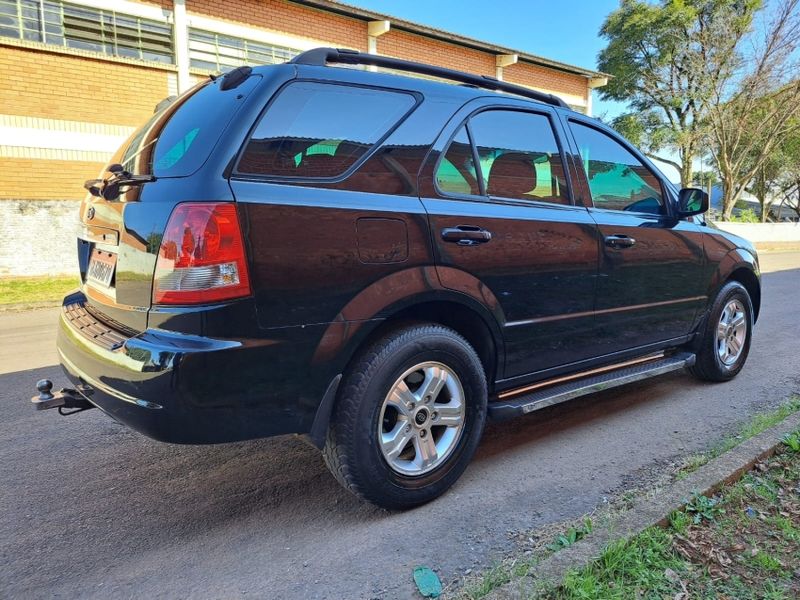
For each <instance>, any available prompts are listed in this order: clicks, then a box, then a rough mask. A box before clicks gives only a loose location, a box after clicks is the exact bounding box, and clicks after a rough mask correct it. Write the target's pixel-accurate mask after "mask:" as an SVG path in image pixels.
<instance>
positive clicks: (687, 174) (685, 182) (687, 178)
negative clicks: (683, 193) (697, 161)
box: [680, 157, 692, 188]
mask: <svg viewBox="0 0 800 600" xmlns="http://www.w3.org/2000/svg"><path fill="white" fill-rule="evenodd" d="M680 173H681V187H682V188H687V187H692V159H691V157H688V158H685V159H684V160H683V163H681V169H680Z"/></svg>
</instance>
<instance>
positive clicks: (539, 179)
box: [469, 110, 570, 204]
mask: <svg viewBox="0 0 800 600" xmlns="http://www.w3.org/2000/svg"><path fill="white" fill-rule="evenodd" d="M469 128H470V133H471V134H472V138H473V141H474V142H475V146H476V147H477V150H478V160H479V161H480V171H481V174H482V176H483V181H484V183H485V185H486V193H487V194H488V195H489V196H495V197H500V198H513V199H519V200H536V201H539V202H554V203H557V204H570V200H569V194H568V192H567V185H566V181H565V176H564V164H563V162H562V161H561V153H560V152H559V149H558V143H557V142H556V137H555V134H554V133H553V128H552V125H551V124H550V119H548V118H547V117H546V116H545V115H541V114H534V113H527V112H519V111H510V110H489V111H485V112H482V113H479V114H477V115H476V116H474V117H473V118H472V119H470V121H469Z"/></svg>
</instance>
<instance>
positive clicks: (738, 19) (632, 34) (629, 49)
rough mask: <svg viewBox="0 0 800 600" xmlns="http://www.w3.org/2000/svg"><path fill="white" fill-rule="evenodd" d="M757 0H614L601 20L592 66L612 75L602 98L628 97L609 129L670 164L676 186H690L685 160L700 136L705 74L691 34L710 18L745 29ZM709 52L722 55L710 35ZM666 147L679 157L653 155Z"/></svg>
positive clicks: (693, 152)
mask: <svg viewBox="0 0 800 600" xmlns="http://www.w3.org/2000/svg"><path fill="white" fill-rule="evenodd" d="M760 7H761V1H760V0H662V1H661V3H660V4H657V5H656V4H651V3H649V2H647V1H645V0H621V3H620V7H619V8H618V9H617V10H615V11H614V12H612V13H611V14H610V15H609V16H608V17H607V18H606V21H605V22H604V23H603V26H602V28H601V29H600V34H601V35H602V36H603V37H604V38H606V39H607V40H608V45H607V46H606V48H604V49H603V50H602V51H601V52H600V55H599V57H598V67H599V69H600V70H602V71H606V72H608V73H610V74H611V75H613V78H612V79H610V80H609V83H608V85H607V86H606V87H604V88H601V92H600V93H601V96H602V97H603V98H606V99H613V100H622V101H627V102H629V104H630V106H631V108H632V109H633V111H632V112H631V113H628V114H626V115H623V116H622V117H619V118H618V119H616V120H615V126H616V127H617V128H618V130H620V132H621V133H622V134H623V135H626V136H627V137H629V138H630V139H631V141H633V142H635V143H637V144H639V145H640V146H641V147H642V148H643V149H644V151H645V152H646V153H647V154H648V155H649V156H650V157H652V158H656V159H658V160H662V161H664V162H666V163H669V164H671V165H673V166H674V167H675V168H676V169H678V172H679V173H680V177H681V185H682V186H684V187H688V186H689V185H690V184H691V175H692V161H693V159H694V158H695V156H696V155H697V150H698V147H699V144H700V142H701V139H702V137H703V135H704V131H703V129H704V126H705V118H706V112H707V106H706V101H707V100H708V99H710V98H711V97H712V94H710V91H709V89H708V81H707V77H706V76H705V75H704V74H703V73H699V72H698V71H697V69H696V68H694V66H695V65H696V64H697V63H698V62H699V61H701V60H702V56H700V54H699V53H700V52H701V47H700V46H699V45H698V43H697V39H698V38H699V37H700V36H701V34H702V32H703V31H704V30H706V29H708V28H709V27H710V24H711V23H713V22H714V21H715V20H724V21H725V22H726V23H728V24H729V25H730V27H731V28H732V29H734V31H736V32H737V34H738V32H740V31H742V30H747V29H748V27H749V26H750V23H751V21H752V18H753V15H754V13H755V11H757V10H758V9H759V8H760ZM706 41H707V43H708V44H709V46H708V47H707V48H705V49H704V50H705V51H708V52H712V53H715V52H724V51H725V49H726V48H727V44H728V42H727V40H722V39H717V40H715V39H713V38H709V39H707V40H706ZM664 149H668V150H673V151H674V152H675V153H676V154H677V157H678V160H671V159H668V158H666V157H664V156H659V155H658V152H659V151H661V150H664Z"/></svg>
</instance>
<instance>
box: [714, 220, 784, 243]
mask: <svg viewBox="0 0 800 600" xmlns="http://www.w3.org/2000/svg"><path fill="white" fill-rule="evenodd" d="M714 224H715V225H716V226H717V227H719V228H720V229H722V230H724V231H729V232H730V233H733V234H734V235H738V236H741V237H743V238H745V239H746V240H750V241H751V242H753V243H754V244H756V243H765V242H798V243H800V223H730V222H728V221H718V222H715V223H714Z"/></svg>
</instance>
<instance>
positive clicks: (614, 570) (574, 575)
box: [553, 527, 685, 600]
mask: <svg viewBox="0 0 800 600" xmlns="http://www.w3.org/2000/svg"><path fill="white" fill-rule="evenodd" d="M670 545H671V538H670V536H669V534H668V533H666V532H665V531H663V530H661V529H658V528H655V527H652V528H650V529H646V530H645V531H643V532H642V533H641V534H640V535H638V536H637V537H636V538H634V539H633V540H631V541H629V542H616V543H613V544H611V545H610V546H609V547H608V548H606V550H605V551H604V552H603V555H602V556H601V557H600V559H599V560H598V561H596V562H595V563H594V564H592V565H590V566H588V567H586V568H585V569H582V570H580V571H572V572H570V573H568V574H567V576H566V577H565V579H564V582H563V584H562V586H561V588H560V589H559V590H558V591H556V592H555V593H554V594H553V597H556V598H586V599H589V598H603V599H605V600H611V599H620V600H622V599H627V598H637V597H641V596H640V594H639V593H637V592H638V591H639V590H641V591H645V590H646V591H647V593H648V596H647V597H649V598H662V597H664V596H665V595H668V596H669V597H672V596H673V595H674V593H675V588H674V585H673V584H672V583H671V582H670V580H669V579H668V578H667V576H666V574H667V573H676V572H677V573H681V572H683V571H684V569H685V564H684V562H683V561H682V560H681V559H680V558H679V557H677V556H676V555H675V554H674V553H672V552H671V551H670Z"/></svg>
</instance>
